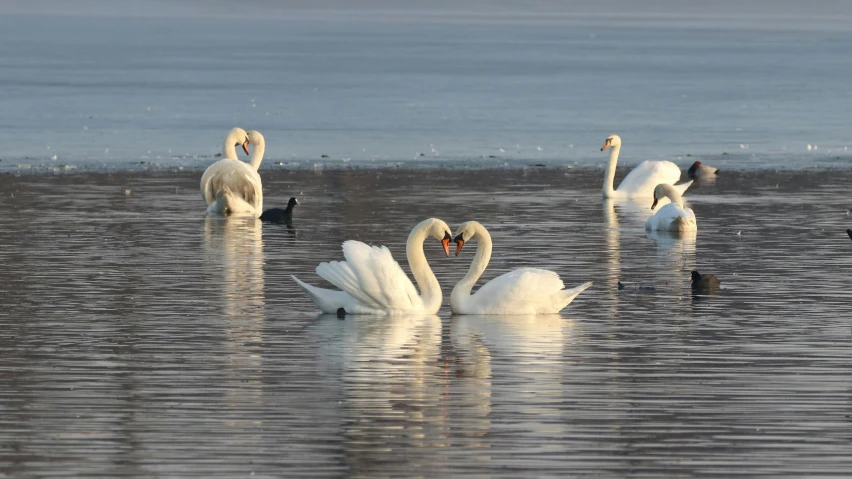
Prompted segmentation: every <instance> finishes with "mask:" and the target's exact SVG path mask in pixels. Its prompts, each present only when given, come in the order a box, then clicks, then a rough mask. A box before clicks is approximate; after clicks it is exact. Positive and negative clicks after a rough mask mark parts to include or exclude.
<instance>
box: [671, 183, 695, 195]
mask: <svg viewBox="0 0 852 479" xmlns="http://www.w3.org/2000/svg"><path fill="white" fill-rule="evenodd" d="M691 184H692V180H689V181H687V182H686V183H681V184H679V185H672V186H673V187H674V189H676V190H677V192H678V194H679V195H681V196H683V194H684V193H686V190H687V189H688V188H689V185H691Z"/></svg>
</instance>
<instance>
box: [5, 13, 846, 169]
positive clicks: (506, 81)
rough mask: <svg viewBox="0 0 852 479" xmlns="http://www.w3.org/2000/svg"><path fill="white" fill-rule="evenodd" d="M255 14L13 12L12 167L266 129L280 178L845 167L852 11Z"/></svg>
mask: <svg viewBox="0 0 852 479" xmlns="http://www.w3.org/2000/svg"><path fill="white" fill-rule="evenodd" d="M90 3H91V2H90ZM123 3H132V2H123ZM168 3H170V4H172V3H174V4H177V5H180V4H186V3H192V2H187V1H177V0H176V1H175V2H168ZM207 3H209V2H207ZM250 3H254V4H257V3H264V2H241V6H242V5H243V4H245V7H246V9H245V10H240V11H239V12H238V11H237V10H239V9H236V8H235V9H234V10H235V11H234V12H232V13H233V14H232V15H229V16H226V17H224V18H206V17H200V16H189V17H187V16H180V17H177V18H172V17H170V16H169V15H168V13H169V12H168V10H165V11H161V10H159V8H154V7H152V8H151V11H150V12H148V13H150V14H152V15H153V14H156V13H157V12H160V17H159V18H157V17H154V18H125V17H120V16H115V17H97V16H95V17H92V16H86V15H85V11H83V10H77V11H75V12H74V13H76V14H78V15H80V16H50V15H11V14H6V15H2V14H0V128H2V129H3V131H4V132H5V135H6V138H7V139H8V140H9V141H7V142H6V144H5V145H4V149H3V151H2V153H0V159H2V162H0V170H7V171H18V170H21V169H33V168H35V169H44V168H47V169H57V170H60V171H64V170H67V169H83V168H86V169H110V170H115V169H118V170H127V169H135V168H137V167H138V165H140V162H144V164H149V165H150V164H154V165H161V166H162V167H165V168H168V167H172V166H183V167H187V168H203V167H206V165H207V164H209V162H210V161H209V160H210V157H211V156H212V155H214V154H216V153H219V152H220V151H221V141H222V139H223V138H224V135H225V133H226V132H227V131H228V130H230V129H231V128H232V127H234V126H241V127H244V128H246V129H256V130H259V131H261V132H263V133H264V134H265V135H266V138H267V142H268V149H267V160H271V161H269V162H268V163H267V164H266V168H269V167H273V168H279V169H280V168H281V167H282V166H283V167H285V168H288V169H292V168H312V167H313V166H314V165H315V164H322V165H324V166H326V167H340V166H345V165H349V164H353V163H354V164H361V165H378V166H387V165H388V164H402V165H404V166H417V165H420V166H422V165H423V163H424V162H437V163H445V164H447V163H448V164H452V165H456V164H460V163H470V162H473V163H476V164H478V165H480V166H489V167H493V166H503V165H504V164H506V163H508V164H510V166H520V165H523V164H526V163H527V162H529V161H533V162H544V163H547V164H551V165H572V164H577V165H593V164H600V163H601V162H602V161H603V160H602V158H601V155H600V153H599V151H598V148H600V146H601V144H602V143H603V140H604V139H605V138H606V137H607V135H609V134H611V133H618V134H620V135H621V137H622V138H623V139H624V145H625V146H624V150H623V151H622V159H621V161H622V163H623V164H625V165H635V164H637V163H639V162H640V161H642V160H645V159H669V160H673V161H675V162H678V163H679V164H680V165H681V166H688V165H689V164H690V163H692V161H693V160H694V158H687V157H686V155H688V154H689V155H693V156H694V157H697V156H700V157H702V158H706V159H710V160H712V161H714V162H716V163H720V164H721V166H723V167H724V168H725V169H728V170H730V169H746V170H748V169H759V168H779V167H780V168H788V169H800V168H810V167H818V168H824V167H844V168H849V166H850V164H852V163H850V152H849V147H850V146H852V133H850V130H849V128H848V112H849V111H850V110H852V90H850V89H849V82H848V79H849V78H850V77H852V56H850V55H848V52H849V51H852V31H850V29H849V26H848V25H849V21H848V18H849V17H844V16H843V14H844V13H848V12H849V9H848V7H843V8H840V7H838V8H830V9H828V11H827V12H826V15H825V16H824V17H822V18H821V19H819V20H820V21H819V22H815V21H814V19H813V18H811V19H806V18H805V16H804V15H796V16H791V17H789V18H786V19H785V21H784V22H780V23H779V22H775V23H770V24H769V25H768V26H767V25H758V24H759V23H760V22H759V21H760V20H766V19H767V18H770V19H771V18H773V15H775V16H777V14H778V11H779V10H783V9H781V7H779V6H778V5H777V4H778V2H768V3H767V2H764V3H767V5H766V8H764V9H758V12H751V16H747V17H745V16H743V15H739V14H736V13H733V14H728V15H727V16H726V17H725V18H719V17H718V16H708V15H704V16H703V17H702V16H699V17H698V18H699V19H700V18H704V19H705V20H704V21H698V20H696V19H695V18H690V17H683V18H679V17H677V16H674V17H671V16H669V17H666V16H661V17H662V18H664V19H667V20H665V21H655V17H654V16H653V15H652V14H649V15H647V16H642V15H638V16H637V15H635V14H634V15H633V16H632V17H631V16H629V15H625V14H624V12H623V11H622V10H619V9H617V8H616V9H607V8H606V7H600V8H603V10H600V8H592V9H591V10H592V11H594V12H595V13H596V15H597V16H595V17H591V18H589V17H584V16H582V15H580V16H571V12H572V11H573V10H572V8H569V7H567V6H557V7H556V8H555V10H554V11H553V12H547V11H544V12H539V11H536V12H534V14H532V13H531V12H529V11H527V12H508V13H506V12H502V10H501V9H500V8H492V7H488V6H484V7H483V8H481V9H480V10H481V11H477V12H475V13H471V12H467V13H466V14H464V15H454V14H452V12H449V13H444V14H443V15H436V14H434V12H433V13H432V14H430V13H429V12H428V10H429V9H428V8H425V10H427V11H426V12H417V11H415V12H410V13H409V14H407V15H401V16H393V15H388V14H387V12H386V11H383V10H381V9H374V10H365V11H359V10H358V9H353V11H350V12H343V13H335V12H319V13H317V12H315V13H314V14H313V15H305V14H304V13H303V12H302V13H301V14H297V13H292V12H291V13H290V14H283V15H281V14H278V15H276V13H277V12H275V11H274V10H275V9H274V6H273V5H272V3H273V2H265V4H267V5H266V6H265V7H264V8H259V9H251V8H249V4H250ZM465 3H467V2H465ZM533 3H535V2H533ZM655 3H656V2H655ZM748 3H749V5H752V4H754V3H756V2H748ZM811 3H819V2H811ZM62 6H63V10H67V8H68V7H67V6H66V5H65V4H64V3H63V4H62ZM128 8H129V7H128ZM531 8H532V7H531ZM115 9H116V7H115V5H113V4H112V2H110V4H109V5H108V8H106V9H104V11H106V12H107V13H109V12H111V11H113V10H115ZM635 9H636V8H635V6H633V5H632V2H631V8H630V10H631V11H635ZM197 10H198V11H199V12H203V11H204V9H203V8H197ZM222 10H223V9H222V8H221V7H219V8H218V9H217V10H216V11H217V12H218V13H224V12H223V11H222ZM270 10H272V11H270ZM652 10H653V9H652ZM788 10H789V8H788ZM0 11H2V10H0ZM13 11H14V10H13ZM734 11H735V12H740V5H737V6H736V8H735V9H734ZM93 13H95V14H96V13H103V11H102V10H101V9H97V10H95V11H94V12H93ZM228 13H231V12H228ZM237 13H242V14H250V16H248V17H246V16H244V15H237ZM651 13H652V12H651ZM705 13H706V12H705ZM744 18H745V19H746V20H752V21H756V22H755V24H754V25H752V24H745V25H743V24H738V23H736V21H738V20H742V19H744ZM844 18H845V19H847V20H843V19H844ZM631 19H632V21H629V20H631ZM797 19H801V22H797V21H796V20H797ZM725 20H727V22H726V21H725ZM323 155H327V158H323ZM421 155H422V156H421ZM273 162H276V163H277V162H280V163H282V165H275V166H273V165H274V163H273Z"/></svg>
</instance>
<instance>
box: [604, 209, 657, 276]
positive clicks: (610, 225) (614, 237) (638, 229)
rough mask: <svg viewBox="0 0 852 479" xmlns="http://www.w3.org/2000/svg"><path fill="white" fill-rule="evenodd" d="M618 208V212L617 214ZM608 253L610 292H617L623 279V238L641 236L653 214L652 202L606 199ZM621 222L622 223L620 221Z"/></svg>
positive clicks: (605, 219)
mask: <svg viewBox="0 0 852 479" xmlns="http://www.w3.org/2000/svg"><path fill="white" fill-rule="evenodd" d="M616 207H618V211H617V212H616ZM602 210H603V217H604V221H605V223H606V225H605V240H606V246H607V248H606V251H607V269H608V274H607V286H609V288H608V291H612V292H614V291H617V290H618V282H619V281H620V280H621V278H622V271H621V238H622V236H624V237H630V236H632V235H636V236H638V235H641V234H642V233H643V232H644V231H645V221H646V220H647V219H648V218H649V217H650V216H651V215H652V214H653V213H652V211H651V200H648V201H647V202H644V201H635V200H631V199H622V200H613V199H607V198H605V199H604V200H603V205H602ZM619 220H620V221H619Z"/></svg>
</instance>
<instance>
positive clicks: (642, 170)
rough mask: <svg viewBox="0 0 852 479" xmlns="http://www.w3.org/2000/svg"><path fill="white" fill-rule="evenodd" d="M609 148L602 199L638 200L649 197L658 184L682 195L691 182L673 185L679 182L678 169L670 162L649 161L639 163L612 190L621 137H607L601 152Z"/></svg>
mask: <svg viewBox="0 0 852 479" xmlns="http://www.w3.org/2000/svg"><path fill="white" fill-rule="evenodd" d="M607 148H610V153H609V163H608V164H607V167H606V173H605V174H604V183H603V189H602V190H601V191H602V192H603V197H604V198H640V197H649V196H651V195H652V194H653V192H654V188H655V187H656V186H657V185H659V184H660V183H667V184H670V185H673V186H674V188H676V189H677V191H678V192H679V193H680V194H683V193H684V192H685V191H686V189H687V188H689V185H691V184H692V181H688V182H686V183H682V184H680V185H675V183H677V182H678V180H680V168H678V166H677V165H676V164H674V163H672V162H671V161H650V160H646V161H643V162H642V163H640V164H639V165H638V166H636V168H633V171H631V172H630V173H628V175H627V176H625V177H624V179H623V180H621V184H620V185H618V189H613V182H614V181H615V166H616V164H617V163H618V154H619V152H620V151H621V137H620V136H618V135H610V136H609V137H607V139H606V141H605V142H604V144H603V146H602V147H601V151H604V150H606V149H607Z"/></svg>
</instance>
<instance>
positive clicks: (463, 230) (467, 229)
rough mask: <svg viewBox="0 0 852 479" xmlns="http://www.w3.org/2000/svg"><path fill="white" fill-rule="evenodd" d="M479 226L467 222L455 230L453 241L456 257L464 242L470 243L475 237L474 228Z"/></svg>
mask: <svg viewBox="0 0 852 479" xmlns="http://www.w3.org/2000/svg"><path fill="white" fill-rule="evenodd" d="M477 225H479V222H477V221H468V222H467V223H463V224H462V225H461V226H459V229H458V230H456V236H455V238H453V241H454V242H455V243H456V256H458V255H459V253H461V250H462V247H463V246H464V244H465V242H467V241H470V240H472V239H473V237H474V236H476V226H477Z"/></svg>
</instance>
